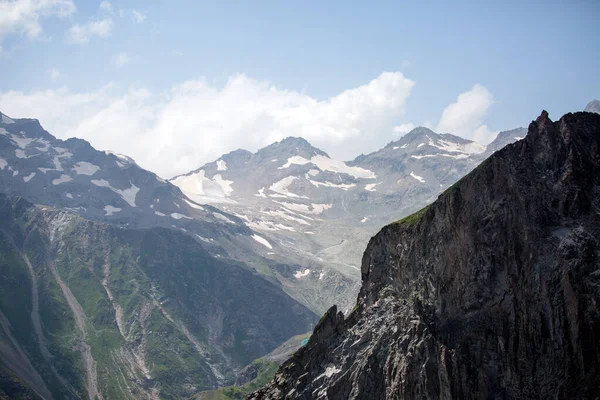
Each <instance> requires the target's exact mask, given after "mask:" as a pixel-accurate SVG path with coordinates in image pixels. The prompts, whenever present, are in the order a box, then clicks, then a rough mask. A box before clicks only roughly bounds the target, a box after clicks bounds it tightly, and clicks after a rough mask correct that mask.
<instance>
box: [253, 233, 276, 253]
mask: <svg viewBox="0 0 600 400" xmlns="http://www.w3.org/2000/svg"><path fill="white" fill-rule="evenodd" d="M252 239H254V240H256V241H257V242H258V243H260V244H262V245H263V246H265V247H266V248H268V249H270V250H273V246H271V243H269V241H268V240H267V239H265V238H263V237H261V236H258V235H252Z"/></svg>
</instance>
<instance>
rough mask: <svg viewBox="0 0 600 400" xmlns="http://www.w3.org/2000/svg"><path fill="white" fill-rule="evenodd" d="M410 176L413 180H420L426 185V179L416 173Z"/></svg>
mask: <svg viewBox="0 0 600 400" xmlns="http://www.w3.org/2000/svg"><path fill="white" fill-rule="evenodd" d="M410 176H412V177H413V178H415V179H416V180H418V181H419V182H421V183H425V179H423V177H422V176H419V175H416V174H415V173H414V172H411V173H410Z"/></svg>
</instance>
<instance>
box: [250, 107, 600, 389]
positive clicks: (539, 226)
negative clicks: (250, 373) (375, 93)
mask: <svg viewBox="0 0 600 400" xmlns="http://www.w3.org/2000/svg"><path fill="white" fill-rule="evenodd" d="M598 238H600V116H599V115H597V114H592V113H575V114H567V115H565V116H564V117H562V118H561V119H560V120H559V121H558V122H552V121H551V120H550V119H549V118H548V115H547V113H546V112H544V113H542V115H541V116H540V117H539V118H538V119H537V120H536V121H534V122H532V123H531V125H530V126H529V131H528V134H527V137H526V138H525V139H523V140H520V141H518V142H516V143H514V144H511V145H508V146H507V147H505V148H504V149H502V150H500V151H498V152H496V153H495V154H494V155H492V156H491V157H490V158H489V159H487V160H486V161H485V162H483V163H482V164H481V165H480V166H479V167H478V168H476V169H475V170H474V171H473V172H471V173H470V174H469V175H467V177H465V178H464V179H462V180H460V181H459V182H458V183H457V184H455V185H453V186H452V187H451V188H449V189H448V190H446V191H445V192H444V193H443V194H442V195H441V196H440V197H439V199H438V200H437V201H435V202H434V203H432V204H431V205H430V206H429V207H427V208H426V209H424V210H422V211H420V212H419V213H417V214H415V215H412V216H410V217H408V218H405V219H403V220H401V221H398V222H397V223H394V224H391V225H389V226H386V227H385V228H384V229H382V230H381V232H380V233H379V234H378V235H376V236H375V237H374V238H373V239H372V240H371V241H370V243H369V245H368V247H367V250H366V251H365V254H364V256H363V262H362V280H363V284H362V288H361V291H360V294H359V296H358V303H357V308H356V309H355V310H354V312H353V313H352V314H351V315H350V316H349V317H348V318H346V319H344V316H343V314H341V313H340V312H338V311H337V309H336V307H332V308H331V309H330V310H329V311H328V312H327V313H326V314H325V316H324V317H323V318H322V319H321V321H320V322H319V324H318V325H317V327H316V328H315V330H314V333H313V335H312V337H311V339H310V341H309V343H308V344H307V346H305V347H304V348H302V349H300V350H299V351H298V352H297V353H295V355H294V356H292V357H291V358H290V359H289V360H288V361H287V362H286V363H285V364H283V366H282V367H281V368H280V370H279V371H278V373H277V374H276V376H275V378H274V379H273V381H272V382H271V383H270V384H269V385H268V386H266V387H265V388H263V389H261V390H259V391H257V392H255V393H254V394H253V395H251V396H250V397H249V398H250V399H255V400H259V399H261V400H262V399H281V398H286V399H414V398H429V399H450V398H463V399H486V398H488V399H489V398H493V399H522V398H528V399H548V398H559V399H562V398H568V399H585V398H589V399H591V398H596V397H597V396H598V394H599V393H600V351H599V349H600V308H598V304H600V241H599V239H598Z"/></svg>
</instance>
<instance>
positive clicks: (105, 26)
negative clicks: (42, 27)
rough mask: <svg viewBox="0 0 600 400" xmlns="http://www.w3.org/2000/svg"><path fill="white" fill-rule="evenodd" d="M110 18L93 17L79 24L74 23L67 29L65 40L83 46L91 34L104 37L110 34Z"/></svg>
mask: <svg viewBox="0 0 600 400" xmlns="http://www.w3.org/2000/svg"><path fill="white" fill-rule="evenodd" d="M111 29H112V19H110V18H103V19H93V20H90V21H89V22H87V23H85V24H83V25H80V24H75V25H73V26H72V27H71V28H70V29H69V30H68V31H67V41H68V42H70V43H75V44H78V45H81V46H84V45H86V44H88V43H89V41H90V38H91V37H92V36H97V37H101V38H105V37H108V36H110V31H111Z"/></svg>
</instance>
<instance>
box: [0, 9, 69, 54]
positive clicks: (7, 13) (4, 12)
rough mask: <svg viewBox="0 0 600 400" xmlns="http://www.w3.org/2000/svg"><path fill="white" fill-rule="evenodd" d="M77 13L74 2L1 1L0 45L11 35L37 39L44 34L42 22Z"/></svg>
mask: <svg viewBox="0 0 600 400" xmlns="http://www.w3.org/2000/svg"><path fill="white" fill-rule="evenodd" d="M74 12H75V4H73V1H72V0H16V1H6V0H1V1H0V45H1V44H2V40H3V39H4V37H6V36H8V35H11V34H20V35H25V36H27V37H29V38H37V37H39V36H40V34H41V33H42V32H43V29H42V26H41V24H40V20H41V19H42V18H47V17H51V16H56V17H59V18H64V17H67V16H69V15H71V14H73V13H74Z"/></svg>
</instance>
